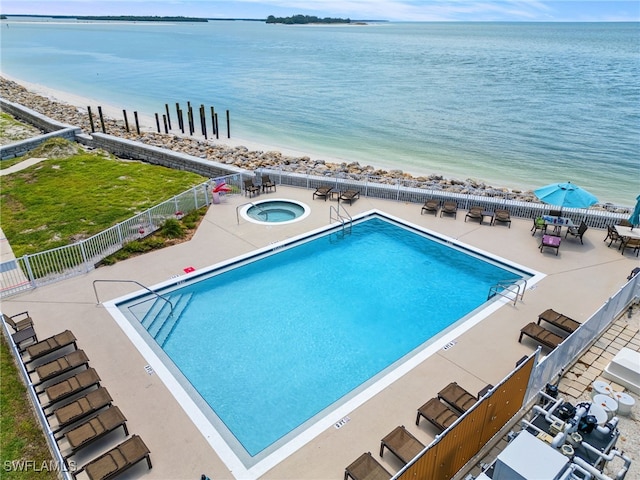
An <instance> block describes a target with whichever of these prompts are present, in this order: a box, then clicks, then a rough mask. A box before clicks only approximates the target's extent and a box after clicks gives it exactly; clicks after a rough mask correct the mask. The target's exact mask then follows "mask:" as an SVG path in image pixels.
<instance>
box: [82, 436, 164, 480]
mask: <svg viewBox="0 0 640 480" xmlns="http://www.w3.org/2000/svg"><path fill="white" fill-rule="evenodd" d="M149 453H150V452H149V449H148V448H147V446H146V445H145V444H144V442H143V441H142V439H141V438H140V437H139V436H138V435H132V436H131V437H129V438H128V439H127V440H125V441H124V442H122V443H121V444H120V445H118V446H116V447H114V448H112V449H111V450H109V451H108V452H106V453H103V454H102V455H100V456H99V457H98V458H96V459H94V460H91V461H90V462H89V463H87V464H86V465H85V466H83V467H82V468H81V469H80V470H78V471H76V472H74V473H73V476H74V477H76V476H77V474H78V473H80V472H82V471H84V472H86V474H87V476H88V477H89V478H90V479H91V480H107V479H109V478H114V477H116V476H118V475H120V474H121V473H122V472H124V471H125V470H127V469H129V468H131V467H132V466H134V465H135V464H136V463H138V462H139V461H141V460H144V459H146V460H147V465H148V467H149V468H152V465H151V458H150V457H149Z"/></svg>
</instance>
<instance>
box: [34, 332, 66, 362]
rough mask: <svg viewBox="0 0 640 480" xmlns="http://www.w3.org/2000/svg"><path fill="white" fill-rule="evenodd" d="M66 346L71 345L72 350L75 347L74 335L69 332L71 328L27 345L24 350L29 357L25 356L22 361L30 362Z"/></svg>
mask: <svg viewBox="0 0 640 480" xmlns="http://www.w3.org/2000/svg"><path fill="white" fill-rule="evenodd" d="M68 346H73V349H74V350H75V349H76V348H77V347H76V337H75V335H74V334H73V333H71V330H65V331H64V332H62V333H58V334H57V335H54V336H52V337H49V338H45V339H44V340H41V341H39V342H37V343H34V344H33V345H29V346H28V347H27V348H26V350H25V351H26V352H27V355H29V358H27V359H26V360H25V361H24V363H25V364H27V363H31V362H33V361H34V360H37V359H39V358H42V357H44V356H45V355H49V354H50V353H53V352H55V351H57V350H60V349H62V348H64V347H68Z"/></svg>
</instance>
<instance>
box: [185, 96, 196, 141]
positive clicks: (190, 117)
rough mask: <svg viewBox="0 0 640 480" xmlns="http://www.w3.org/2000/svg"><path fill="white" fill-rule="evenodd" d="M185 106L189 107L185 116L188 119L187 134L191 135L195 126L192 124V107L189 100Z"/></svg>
mask: <svg viewBox="0 0 640 480" xmlns="http://www.w3.org/2000/svg"><path fill="white" fill-rule="evenodd" d="M187 107H189V111H188V112H187V118H188V119H189V135H193V131H194V130H195V128H194V126H193V107H192V106H191V102H187Z"/></svg>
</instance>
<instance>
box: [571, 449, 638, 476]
mask: <svg viewBox="0 0 640 480" xmlns="http://www.w3.org/2000/svg"><path fill="white" fill-rule="evenodd" d="M583 445H584V444H583ZM613 451H615V452H616V453H619V452H617V451H616V450H613ZM621 457H622V458H623V459H625V462H624V463H625V464H624V467H622V469H621V470H620V471H619V472H618V473H617V474H616V480H624V477H626V475H627V471H628V470H629V465H630V464H631V459H629V458H628V457H625V456H621ZM627 460H628V461H629V464H627ZM573 462H574V463H575V464H576V465H579V466H580V467H582V468H584V469H585V470H587V471H588V472H590V473H591V474H592V475H593V476H594V477H596V478H597V479H598V480H612V478H611V477H609V476H608V475H605V474H604V473H602V472H601V471H600V470H598V469H597V468H595V467H594V466H593V465H590V464H589V463H587V462H586V461H585V460H583V459H582V458H580V457H574V458H573Z"/></svg>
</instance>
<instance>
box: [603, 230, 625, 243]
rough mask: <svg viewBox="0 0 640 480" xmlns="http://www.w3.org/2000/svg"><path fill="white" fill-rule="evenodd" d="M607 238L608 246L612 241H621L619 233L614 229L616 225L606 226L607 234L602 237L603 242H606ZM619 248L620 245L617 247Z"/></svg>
mask: <svg viewBox="0 0 640 480" xmlns="http://www.w3.org/2000/svg"><path fill="white" fill-rule="evenodd" d="M607 240H611V241H610V242H609V245H608V246H609V247H610V246H611V245H612V244H614V243H618V242H622V237H621V236H620V234H619V233H618V231H617V230H616V227H614V226H612V225H609V226H608V227H607V236H606V237H604V240H603V241H604V242H606V241H607ZM618 248H620V247H618Z"/></svg>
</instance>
